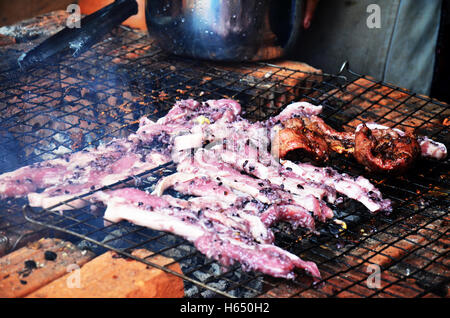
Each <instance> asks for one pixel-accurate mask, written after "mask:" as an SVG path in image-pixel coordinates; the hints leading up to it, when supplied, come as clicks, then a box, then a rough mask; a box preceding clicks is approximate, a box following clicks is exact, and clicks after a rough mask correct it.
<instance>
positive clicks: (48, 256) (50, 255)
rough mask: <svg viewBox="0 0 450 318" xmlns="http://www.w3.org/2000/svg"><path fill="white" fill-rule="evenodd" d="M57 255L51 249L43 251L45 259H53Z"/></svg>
mask: <svg viewBox="0 0 450 318" xmlns="http://www.w3.org/2000/svg"><path fill="white" fill-rule="evenodd" d="M57 256H58V255H57V254H56V253H55V252H52V251H45V253H44V258H45V260H47V261H54V260H55V259H56V257H57Z"/></svg>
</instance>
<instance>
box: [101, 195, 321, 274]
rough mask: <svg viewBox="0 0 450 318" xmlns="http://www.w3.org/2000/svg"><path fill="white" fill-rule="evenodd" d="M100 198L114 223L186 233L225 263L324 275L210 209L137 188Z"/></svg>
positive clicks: (267, 270) (275, 271)
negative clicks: (178, 203)
mask: <svg viewBox="0 0 450 318" xmlns="http://www.w3.org/2000/svg"><path fill="white" fill-rule="evenodd" d="M97 199H98V200H101V201H102V202H103V203H104V204H105V205H107V209H106V212H105V219H107V220H109V221H111V222H118V221H121V220H128V221H130V222H132V223H134V224H137V225H141V226H145V227H149V228H152V229H156V230H162V231H167V232H171V233H173V234H176V235H179V236H182V237H184V238H185V239H187V240H189V241H191V242H193V243H194V245H195V247H196V248H197V249H198V250H199V251H200V252H201V253H203V254H205V255H206V256H207V257H209V258H213V259H215V260H217V261H219V262H220V263H221V264H222V265H224V266H230V265H232V264H234V263H235V262H236V261H237V262H239V263H241V265H242V267H243V269H244V270H256V271H260V272H262V273H265V274H269V275H272V276H275V277H283V278H288V279H293V278H294V277H295V273H294V269H296V268H299V269H304V270H305V271H307V272H308V273H310V274H311V275H312V276H313V277H315V278H319V277H320V273H319V270H318V268H317V266H316V265H315V264H314V263H313V262H305V261H303V260H301V259H300V258H299V257H297V256H295V255H293V254H291V253H289V252H287V251H285V250H283V249H281V248H279V247H277V246H274V245H272V244H265V243H257V242H255V241H254V240H253V238H252V237H251V236H249V235H248V233H246V232H245V231H241V230H240V229H236V228H232V227H230V226H229V224H224V223H222V222H224V221H223V219H220V218H214V217H211V216H210V215H208V213H205V211H206V212H209V210H207V209H204V210H199V211H195V210H191V209H187V208H179V207H178V206H172V205H171V203H170V202H169V201H167V200H165V198H164V197H157V196H154V195H151V194H147V193H145V192H144V191H140V190H137V189H119V190H115V191H109V192H106V193H99V195H98V196H97ZM212 212H214V211H212ZM228 221H229V220H227V222H228ZM225 223H226V222H225Z"/></svg>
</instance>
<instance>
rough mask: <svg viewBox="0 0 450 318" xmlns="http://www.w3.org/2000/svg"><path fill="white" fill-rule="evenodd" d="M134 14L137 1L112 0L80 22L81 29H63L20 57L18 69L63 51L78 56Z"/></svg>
mask: <svg viewBox="0 0 450 318" xmlns="http://www.w3.org/2000/svg"><path fill="white" fill-rule="evenodd" d="M137 13H138V4H137V2H136V0H115V1H114V2H113V3H111V4H110V5H107V6H105V7H103V8H102V9H100V10H98V11H96V12H94V13H92V14H90V15H88V16H86V17H84V18H83V19H81V21H80V26H81V27H80V28H73V29H70V28H67V27H66V28H64V29H62V30H61V31H59V32H58V33H56V34H55V35H53V36H51V37H49V38H48V39H46V40H45V41H43V42H42V43H41V44H39V45H38V46H36V47H34V48H33V49H31V50H30V51H28V52H27V53H24V54H22V55H21V56H20V57H19V59H18V61H17V62H18V64H19V66H20V67H21V68H25V69H26V68H28V67H30V66H32V65H34V64H36V63H41V62H43V61H45V60H47V59H48V58H50V57H52V56H55V55H56V54H58V53H61V52H63V51H66V50H71V51H72V55H73V56H78V55H79V54H81V53H82V52H84V51H85V50H87V49H88V48H89V47H91V46H92V45H94V44H95V43H97V42H98V41H100V40H101V38H102V37H103V36H104V35H106V34H107V33H108V32H110V31H111V30H112V29H113V28H114V27H115V26H117V25H119V24H120V23H122V22H123V21H125V20H126V19H128V18H129V17H131V16H132V15H135V14H137Z"/></svg>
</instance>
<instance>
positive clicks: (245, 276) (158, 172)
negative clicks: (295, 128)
mask: <svg viewBox="0 0 450 318" xmlns="http://www.w3.org/2000/svg"><path fill="white" fill-rule="evenodd" d="M293 83H294V84H293ZM224 97H225V98H233V99H236V100H238V101H239V102H240V103H241V104H242V106H243V109H244V111H245V117H247V118H249V119H252V120H261V119H263V118H267V117H268V116H271V115H273V114H275V113H276V112H277V111H279V110H280V107H282V106H285V105H287V104H288V103H289V102H290V101H293V100H306V101H310V102H312V103H314V104H322V105H324V113H323V117H324V118H325V119H326V121H327V122H328V123H329V124H331V125H332V126H335V127H336V128H341V127H344V128H345V129H350V128H354V127H356V125H358V124H359V123H360V122H362V121H366V120H375V121H377V122H379V123H381V124H386V125H388V126H391V127H398V128H401V129H416V131H417V132H418V133H420V134H426V135H427V136H430V137H433V138H435V139H436V140H439V141H440V142H444V143H446V144H447V145H448V143H449V141H450V138H449V132H448V129H447V126H446V125H448V118H449V117H450V107H449V106H448V105H447V104H444V103H440V102H438V101H435V100H431V99H429V98H427V97H424V96H418V95H415V94H412V93H411V92H408V91H405V90H403V89H400V88H397V87H395V86H392V85H389V84H385V83H381V82H377V81H374V80H373V79H371V78H369V77H366V76H360V75H358V74H355V73H353V72H351V71H350V70H349V69H348V68H343V70H342V72H341V73H340V74H339V75H330V74H316V73H308V72H300V71H296V70H294V69H290V68H288V67H281V66H277V65H272V64H269V63H256V64H244V65H239V68H237V67H236V65H231V64H220V63H212V62H205V61H196V60H190V59H185V58H180V57H174V56H171V55H167V54H166V53H164V52H162V51H160V50H159V49H158V48H157V47H156V46H155V45H154V44H153V43H152V42H151V40H150V39H149V38H148V37H147V36H146V35H143V34H142V33H139V32H135V31H132V30H128V29H125V28H123V27H121V28H118V29H116V30H115V31H114V32H113V34H112V35H111V37H109V38H106V39H105V40H104V41H102V42H101V43H99V44H97V45H96V46H94V47H93V48H92V49H91V50H89V51H88V52H86V53H84V54H83V55H81V56H80V57H78V58H67V57H65V58H64V59H63V60H62V61H61V62H54V63H52V62H49V63H46V64H45V65H42V66H40V67H39V68H35V69H33V70H31V71H29V72H27V73H26V74H24V73H18V72H11V71H10V72H3V73H0V134H1V147H2V148H5V149H16V151H15V153H14V158H15V159H14V160H15V161H14V160H9V161H8V164H10V165H11V166H7V165H4V166H3V167H1V168H3V169H5V170H6V169H14V168H17V167H20V166H22V165H26V164H31V163H33V162H37V161H41V160H46V159H51V158H54V157H56V156H57V155H59V154H62V153H67V152H74V151H78V150H80V149H83V148H85V147H91V146H97V145H99V144H100V143H103V142H106V141H109V140H111V139H112V138H114V137H124V136H127V135H128V134H129V133H131V132H133V131H135V130H136V128H137V121H138V119H139V118H140V117H142V116H149V117H150V118H158V117H160V116H162V115H164V114H165V113H166V112H167V111H168V110H169V109H170V108H171V107H172V105H173V104H174V102H175V101H176V100H180V99H186V98H194V99H196V100H207V99H217V98H224ZM332 166H333V167H334V168H335V169H337V170H339V171H346V172H348V173H350V174H359V175H365V176H366V177H368V178H369V179H370V180H371V181H372V182H374V183H375V184H377V186H378V187H379V188H380V190H381V191H382V193H383V195H384V196H386V197H388V198H390V199H391V200H392V201H393V203H394V212H393V213H392V214H390V215H377V216H373V215H370V214H369V213H368V212H367V211H366V210H365V208H364V207H362V206H361V205H359V203H356V202H353V201H350V200H348V201H345V202H344V203H343V204H342V205H339V206H335V207H333V209H334V210H335V213H336V217H337V218H339V219H341V220H344V221H346V223H347V229H346V230H343V229H342V228H339V227H338V226H337V225H335V224H334V223H328V224H325V225H323V226H322V227H321V228H320V229H319V230H320V232H321V235H320V236H311V235H309V234H307V233H305V232H303V231H302V230H297V231H293V230H292V229H291V228H290V227H289V226H287V225H285V224H280V225H279V226H278V227H277V228H275V229H274V232H275V234H276V244H277V245H278V246H280V247H282V248H284V249H287V250H289V251H291V252H293V253H295V254H297V255H299V256H301V257H302V258H304V259H305V260H312V261H314V262H316V263H317V265H318V267H319V269H320V271H321V273H322V276H323V280H322V281H321V282H319V284H315V285H313V284H312V281H311V279H310V278H309V277H306V276H303V275H300V276H299V278H298V279H297V280H295V281H285V280H281V279H274V278H271V277H266V276H264V275H261V274H259V273H253V272H250V273H247V272H243V271H242V270H241V269H240V266H239V265H236V266H233V267H232V268H227V269H223V268H221V267H220V266H219V265H218V264H217V263H215V262H213V261H211V260H208V259H206V258H205V257H204V256H202V255H201V254H200V253H198V252H197V251H196V250H195V248H193V246H192V244H190V243H188V242H186V241H184V240H182V239H180V238H179V237H176V236H173V235H171V234H168V233H162V232H158V231H153V230H150V229H146V228H142V227H139V226H135V225H132V224H129V223H127V222H120V223H117V224H104V222H103V219H102V213H103V211H102V210H101V209H95V207H93V206H91V205H90V204H88V205H87V207H85V208H83V209H78V210H73V211H65V212H64V213H63V214H60V213H57V212H52V211H50V210H42V209H31V208H29V207H27V206H26V200H21V199H16V200H3V201H1V202H0V204H1V206H2V210H1V212H0V234H4V235H5V236H7V237H9V239H10V245H9V246H8V249H9V250H12V249H14V248H16V247H18V246H20V245H21V244H24V243H25V242H26V241H27V240H28V239H32V238H34V237H40V236H44V235H45V236H59V237H64V238H66V239H70V240H72V241H73V242H75V243H76V244H78V246H80V247H83V248H90V249H92V250H94V251H95V252H97V253H102V252H104V251H105V250H108V249H110V250H114V251H117V252H118V253H120V254H121V255H123V256H126V257H131V258H135V259H137V258H136V257H134V256H133V255H131V251H132V250H133V249H135V248H142V247H143V248H147V249H148V250H150V251H152V252H155V253H157V254H162V255H165V256H168V257H171V258H173V259H174V261H175V262H178V263H180V264H181V267H182V270H183V274H182V275H180V274H178V273H175V272H172V271H171V270H170V269H169V268H168V266H169V265H170V264H168V265H167V266H164V267H161V266H158V265H156V264H153V263H152V262H151V255H149V257H148V258H139V259H138V260H139V261H142V262H144V263H146V264H148V265H151V266H156V267H158V268H160V269H161V270H165V271H169V272H171V273H172V274H174V275H177V276H180V277H182V278H183V280H184V281H185V290H186V296H188V297H211V296H213V297H214V296H226V297H232V296H237V297H256V296H262V297H295V296H300V297H330V296H332V297H334V296H337V297H423V296H425V297H428V296H441V297H444V296H446V295H447V284H448V280H449V275H448V272H449V268H448V260H447V255H448V242H449V233H448V221H449V215H448V207H449V199H448V191H449V188H450V187H449V179H448V171H449V169H448V168H449V161H448V159H447V160H446V161H442V162H437V161H431V160H427V161H426V160H422V161H420V162H419V163H418V166H417V168H416V169H414V170H413V171H411V172H409V173H408V174H406V175H403V176H399V177H396V178H392V177H391V178H388V177H385V176H379V175H366V173H365V171H364V170H363V169H362V168H361V167H360V166H358V165H356V164H355V162H354V161H353V159H351V158H346V157H339V158H335V159H333V161H332ZM173 168H174V167H173V166H171V164H167V165H165V166H161V167H159V168H156V169H154V170H152V171H148V172H146V173H144V174H141V175H139V176H134V177H130V178H129V179H127V180H124V181H122V182H119V184H117V185H114V186H121V185H123V184H124V183H131V184H132V185H134V186H138V187H140V188H145V189H151V188H152V186H154V184H155V183H156V181H157V180H158V178H159V177H160V176H162V175H164V174H168V173H170V172H172V171H173ZM2 172H3V171H2ZM114 186H112V187H114ZM83 197H85V196H81V198H83ZM75 199H76V198H74V199H72V200H68V201H66V202H63V203H61V204H67V205H70V202H71V201H73V200H75ZM24 206H25V207H24ZM22 213H23V215H22ZM24 217H25V219H24ZM11 238H12V239H11ZM0 251H1V250H0ZM371 264H378V265H381V281H380V286H378V288H370V284H369V285H368V282H370V281H371V278H372V276H370V275H371V272H370V269H371V267H370V265H371Z"/></svg>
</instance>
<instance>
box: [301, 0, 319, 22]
mask: <svg viewBox="0 0 450 318" xmlns="http://www.w3.org/2000/svg"><path fill="white" fill-rule="evenodd" d="M318 3H319V0H306V4H305V14H304V15H303V27H304V28H305V29H308V28H309V27H310V26H311V21H312V20H313V17H314V12H315V11H316V7H317V4H318Z"/></svg>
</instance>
